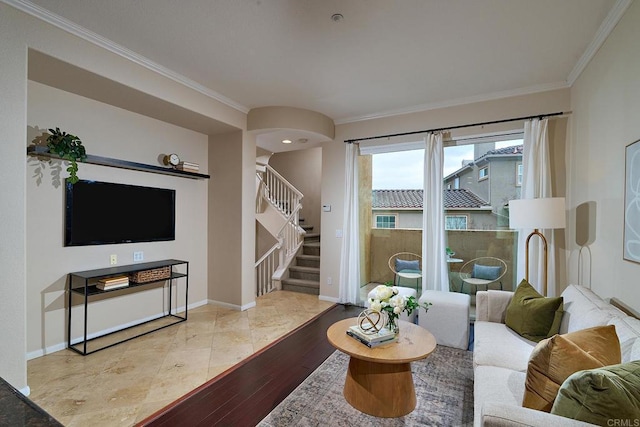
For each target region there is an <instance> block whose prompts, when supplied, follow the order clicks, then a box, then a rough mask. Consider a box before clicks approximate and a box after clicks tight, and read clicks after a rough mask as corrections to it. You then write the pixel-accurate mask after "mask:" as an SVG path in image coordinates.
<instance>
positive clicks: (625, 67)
mask: <svg viewBox="0 0 640 427" xmlns="http://www.w3.org/2000/svg"><path fill="white" fill-rule="evenodd" d="M639 23H640V4H638V2H633V3H632V4H631V6H630V7H629V9H628V10H627V11H626V13H625V15H624V16H623V17H622V19H621V20H620V22H619V23H618V25H617V26H616V28H615V29H614V30H613V32H612V33H611V35H610V36H609V37H608V39H607V40H606V42H605V43H604V44H603V46H602V47H601V48H600V50H599V51H598V53H597V54H596V56H595V57H594V58H593V59H592V60H591V62H590V63H589V65H588V66H587V68H586V69H585V70H584V72H583V73H582V75H581V76H580V77H579V78H578V80H577V81H576V82H575V84H574V85H573V87H572V89H571V108H572V110H573V114H572V115H571V118H570V137H569V140H570V144H569V147H568V152H567V158H570V159H571V168H570V172H569V173H568V188H569V191H568V196H569V206H570V207H571V209H572V211H571V217H572V221H571V223H573V215H575V208H576V207H577V206H578V205H580V204H581V203H585V202H595V204H596V206H597V208H596V224H595V233H596V235H595V242H594V243H593V245H591V251H592V255H593V256H592V260H593V266H592V267H593V268H592V270H593V276H592V278H591V288H592V289H593V290H594V291H595V292H596V293H598V294H600V295H601V296H603V297H612V296H615V297H617V298H619V299H621V300H623V301H625V302H626V303H627V304H628V305H630V306H632V307H633V308H635V309H636V310H640V281H639V280H638V276H640V264H637V263H633V262H629V261H624V260H623V258H622V242H623V218H624V207H623V205H624V175H625V163H624V161H625V158H624V152H625V147H626V146H627V145H628V144H630V143H632V142H634V141H637V140H638V139H640V120H639V118H640V55H638V52H639V50H638V46H640V25H639ZM567 233H569V236H568V242H569V244H570V246H569V248H570V250H571V252H570V257H569V259H568V262H567V264H568V268H569V280H570V281H571V282H572V283H577V282H578V249H579V248H578V247H577V245H576V243H575V229H574V227H567ZM585 260H587V259H586V258H585ZM585 265H586V266H587V267H588V262H587V263H586V264H585ZM583 277H584V280H583V283H584V284H585V285H589V280H588V279H589V275H588V271H585V275H584V276H583Z"/></svg>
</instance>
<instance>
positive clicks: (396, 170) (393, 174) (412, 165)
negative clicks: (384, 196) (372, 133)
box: [372, 140, 522, 190]
mask: <svg viewBox="0 0 640 427" xmlns="http://www.w3.org/2000/svg"><path fill="white" fill-rule="evenodd" d="M518 144H522V140H516V141H501V142H496V148H502V147H510V146H513V145H518ZM463 160H473V145H460V146H454V147H445V149H444V176H443V178H444V177H445V176H447V175H449V174H451V173H453V172H455V171H457V170H458V169H460V168H461V167H462V161H463ZM423 162H424V151H423V150H411V151H400V152H395V153H384V154H374V155H373V171H372V172H373V173H372V175H373V182H372V188H373V189H374V190H398V189H402V190H413V189H421V188H422V180H423V174H422V165H423Z"/></svg>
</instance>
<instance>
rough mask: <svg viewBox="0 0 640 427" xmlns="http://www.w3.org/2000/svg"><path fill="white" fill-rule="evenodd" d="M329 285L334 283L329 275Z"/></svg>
mask: <svg viewBox="0 0 640 427" xmlns="http://www.w3.org/2000/svg"><path fill="white" fill-rule="evenodd" d="M327 285H333V281H332V280H331V277H327Z"/></svg>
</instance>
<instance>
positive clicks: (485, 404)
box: [473, 285, 640, 427]
mask: <svg viewBox="0 0 640 427" xmlns="http://www.w3.org/2000/svg"><path fill="white" fill-rule="evenodd" d="M512 296H513V292H508V291H480V292H477V294H476V322H475V325H474V354H473V369H474V426H477V427H478V426H515V425H517V426H544V427H553V426H586V425H590V424H586V423H583V422H580V421H576V420H571V419H568V418H564V417H560V416H557V415H552V414H549V413H546V412H541V411H536V410H532V409H528V408H523V407H522V398H523V395H524V389H525V387H524V383H525V377H526V371H527V364H528V361H529V355H530V354H531V351H532V350H533V348H534V347H535V345H536V343H535V342H533V341H529V340H527V339H525V338H523V337H521V336H519V335H518V334H516V333H515V332H514V331H512V330H511V329H510V328H509V327H507V326H506V325H505V324H504V321H505V312H506V308H507V306H508V305H509V302H510V301H511V298H512ZM562 296H563V299H564V314H563V317H562V323H561V326H560V333H561V334H563V333H567V332H573V331H577V330H580V329H585V328H590V327H593V326H601V325H615V327H616V333H617V335H618V338H619V340H620V347H621V353H622V362H623V363H625V362H629V361H632V360H638V359H640V339H638V338H639V337H640V320H638V319H635V318H633V317H630V316H627V315H626V314H624V313H623V312H622V311H620V310H618V309H617V308H615V307H614V306H612V305H611V304H609V303H607V302H606V301H604V300H603V299H601V298H600V297H598V296H597V295H596V294H595V293H593V292H592V291H591V290H589V289H587V288H584V287H582V286H576V285H569V286H568V287H567V289H565V291H564V292H563V293H562Z"/></svg>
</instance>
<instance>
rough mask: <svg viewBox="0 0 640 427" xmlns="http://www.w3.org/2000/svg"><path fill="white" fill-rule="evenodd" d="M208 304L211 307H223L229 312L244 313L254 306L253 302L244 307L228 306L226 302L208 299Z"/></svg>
mask: <svg viewBox="0 0 640 427" xmlns="http://www.w3.org/2000/svg"><path fill="white" fill-rule="evenodd" d="M208 302H209V304H211V305H217V306H218V307H224V308H228V309H230V310H236V311H245V310H248V309H250V308H253V307H255V306H256V302H255V301H253V302H250V303H249V304H245V305H238V304H229V303H228V302H223V301H216V300H212V299H210V300H209V301H208Z"/></svg>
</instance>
